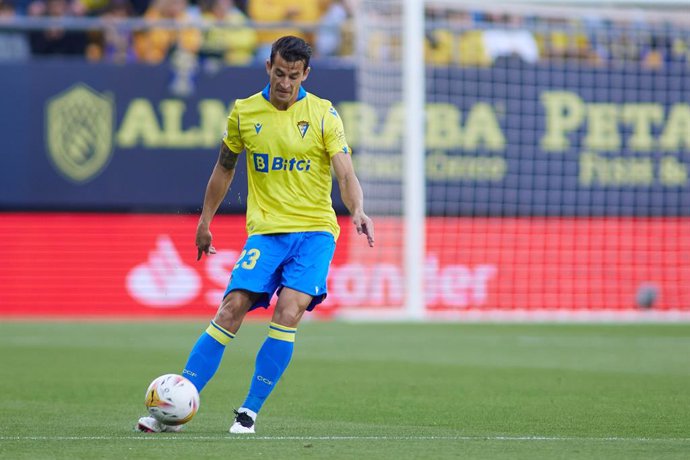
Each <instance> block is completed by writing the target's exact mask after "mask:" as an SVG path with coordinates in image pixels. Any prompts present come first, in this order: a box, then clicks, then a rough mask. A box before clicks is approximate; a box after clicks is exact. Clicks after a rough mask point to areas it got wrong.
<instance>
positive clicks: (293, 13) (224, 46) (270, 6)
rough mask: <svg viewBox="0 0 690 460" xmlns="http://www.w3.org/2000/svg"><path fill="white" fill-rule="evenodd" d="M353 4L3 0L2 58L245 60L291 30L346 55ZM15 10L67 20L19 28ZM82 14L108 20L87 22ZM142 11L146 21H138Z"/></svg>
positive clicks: (321, 48) (320, 52)
mask: <svg viewBox="0 0 690 460" xmlns="http://www.w3.org/2000/svg"><path fill="white" fill-rule="evenodd" d="M350 6H351V5H350V4H349V3H348V2H347V0H300V1H298V2H296V1H293V0H0V59H3V58H4V59H5V60H6V59H8V58H21V57H24V58H26V57H30V56H48V55H60V56H73V57H79V58H86V59H88V60H90V61H107V62H117V63H128V62H143V63H149V64H158V63H160V62H163V61H165V60H166V59H174V58H175V53H176V52H178V51H181V52H184V53H192V54H194V55H195V56H198V57H200V58H202V59H214V60H219V61H220V62H221V63H224V64H226V65H245V64H250V63H251V62H253V61H255V60H256V61H260V62H263V61H264V60H265V58H266V56H267V55H268V53H269V52H270V45H271V43H272V42H273V41H274V40H275V39H276V38H277V37H280V36H282V35H287V34H290V35H297V36H300V37H302V38H304V39H306V40H307V41H309V42H310V43H312V45H313V46H314V52H315V56H316V57H328V56H342V55H347V54H351V50H347V49H345V47H344V46H343V40H342V37H343V36H348V35H351V34H348V32H346V29H348V28H350V27H351V25H350V21H351V17H352V14H351V9H350ZM15 18H20V19H23V18H39V19H57V20H64V21H65V24H67V26H66V27H60V25H57V26H52V27H48V28H43V29H40V28H36V29H33V28H30V30H27V27H21V28H20V27H18V28H12V27H11V26H10V24H11V21H12V20H13V19H15ZM80 18H98V19H100V20H101V21H100V22H99V27H97V28H93V29H89V28H87V29H86V30H84V29H83V27H81V28H80V26H79V24H78V21H76V20H78V19H80ZM136 19H139V20H140V21H141V23H140V25H137V24H134V25H132V22H135V21H131V20H136ZM70 20H71V21H70ZM127 20H130V21H127ZM16 22H19V21H16ZM22 23H23V24H26V23H27V21H23V22H22ZM3 25H5V27H3Z"/></svg>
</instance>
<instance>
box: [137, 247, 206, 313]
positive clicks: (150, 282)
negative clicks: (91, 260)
mask: <svg viewBox="0 0 690 460" xmlns="http://www.w3.org/2000/svg"><path fill="white" fill-rule="evenodd" d="M126 283H127V291H128V292H129V295H130V296H132V297H133V298H134V299H136V300H137V301H138V302H140V303H142V304H144V305H148V306H151V307H157V308H172V307H178V306H181V305H185V304H187V303H189V302H190V301H191V300H192V299H194V298H195V297H196V296H197V295H198V294H199V291H200V289H201V277H200V276H199V274H198V273H197V271H196V270H195V269H194V268H192V267H190V266H188V265H185V263H184V262H183V261H182V259H181V258H180V254H179V253H178V252H177V249H176V248H175V245H174V244H173V241H172V239H171V238H170V237H169V236H168V235H159V236H158V239H157V240H156V246H155V248H154V249H153V250H152V251H151V252H150V253H149V257H148V259H147V260H146V261H145V262H144V263H142V264H139V265H137V266H136V267H134V268H133V269H132V270H131V271H130V272H129V274H128V275H127V281H126Z"/></svg>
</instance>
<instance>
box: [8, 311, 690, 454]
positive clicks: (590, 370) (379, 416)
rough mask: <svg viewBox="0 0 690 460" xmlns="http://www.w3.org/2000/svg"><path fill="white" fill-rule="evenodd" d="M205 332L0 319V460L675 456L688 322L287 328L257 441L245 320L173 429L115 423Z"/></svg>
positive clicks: (134, 411)
mask: <svg viewBox="0 0 690 460" xmlns="http://www.w3.org/2000/svg"><path fill="white" fill-rule="evenodd" d="M204 327H205V324H204V322H201V321H190V322H187V323H181V322H163V323H112V322H111V323H97V322H93V323H91V322H80V323H63V322H59V323H47V322H38V323H23V322H4V323H3V324H0V360H1V361H0V364H1V367H0V368H1V369H2V374H1V375H2V378H1V379H0V394H1V395H2V396H1V397H0V458H3V459H4V458H7V459H29V458H30V459H36V458H65V459H67V458H69V459H72V458H88V459H92V458H112V459H123V458H165V459H171V458H194V459H199V458H250V457H251V458H276V459H286V458H315V459H316V458H328V459H341V458H342V459H349V458H372V459H379V458H381V459H426V458H429V459H436V458H465V459H473V458H477V459H479V458H482V459H484V458H485V459H502V458H505V459H534V458H549V459H560V458H583V459H589V458H605V459H635V458H639V459H649V458H678V459H681V458H687V457H688V452H690V410H689V409H690V325H491V324H481V325H480V324H464V325H462V324H423V325H420V324H347V323H338V322H331V323H321V322H309V323H304V324H303V325H302V326H301V327H300V329H299V331H298V337H297V344H296V352H295V356H294V358H293V362H292V365H291V367H290V368H289V369H288V371H287V372H286V374H285V375H284V377H283V379H282V380H281V382H280V384H279V385H278V387H277V389H276V390H275V392H274V394H273V395H272V396H271V398H270V399H269V401H268V403H267V404H266V406H265V408H264V410H263V411H262V413H261V416H260V418H259V421H258V424H257V431H258V433H257V435H255V436H245V437H237V436H232V435H229V434H228V433H227V428H228V427H229V425H230V421H231V415H230V414H231V409H232V408H233V407H236V406H238V405H239V404H241V402H242V400H243V397H244V394H245V392H246V388H247V386H248V382H249V379H250V377H251V373H252V367H253V361H254V356H255V353H256V350H257V349H258V347H259V345H260V343H261V341H262V340H263V337H264V336H265V332H266V325H265V324H262V323H248V324H245V326H244V327H243V329H242V330H241V331H240V334H239V335H238V338H237V339H236V340H235V341H234V342H233V343H232V344H231V345H230V349H229V350H228V352H227V353H226V355H225V359H224V361H223V364H222V366H221V369H220V370H219V372H218V374H217V375H216V378H215V379H214V380H213V381H212V382H211V383H210V384H209V386H208V387H207V389H206V390H205V391H204V393H203V394H202V400H201V410H200V412H199V413H198V414H197V416H196V417H195V419H194V420H193V421H192V422H191V423H189V425H188V426H186V427H185V430H184V431H183V432H182V433H180V434H157V435H151V434H141V433H135V432H133V431H132V427H133V424H134V422H135V420H136V419H137V418H138V417H139V416H140V415H143V399H144V392H145V390H146V387H147V385H148V383H149V381H150V380H152V379H153V378H154V377H156V376H157V375H160V374H164V373H168V372H179V370H180V368H181V366H182V365H183V364H184V361H185V360H186V356H187V353H188V351H189V349H190V348H191V346H192V344H193V343H194V341H195V340H196V337H197V336H198V334H199V333H200V331H202V330H203V328H204Z"/></svg>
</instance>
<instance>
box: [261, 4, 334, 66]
mask: <svg viewBox="0 0 690 460" xmlns="http://www.w3.org/2000/svg"><path fill="white" fill-rule="evenodd" d="M247 12H248V13H249V17H250V18H251V19H252V20H253V21H255V22H256V23H257V28H258V30H257V33H258V42H259V46H258V49H257V54H256V57H257V59H258V60H259V61H261V62H263V61H265V60H266V59H267V58H268V57H269V56H270V54H271V44H272V43H273V42H274V41H276V40H277V39H278V38H280V37H282V36H284V35H294V36H296V37H299V38H302V39H304V40H306V41H307V42H309V43H313V42H314V41H313V38H314V37H313V33H311V32H309V31H304V30H302V29H301V28H299V26H297V25H295V26H292V27H287V28H281V27H271V26H276V25H279V24H281V23H285V22H287V23H289V22H294V23H299V24H300V25H307V26H311V27H314V28H315V27H316V26H318V23H319V20H320V18H321V0H302V1H300V2H295V1H294V0H249V1H248V2H247ZM262 26H268V27H263V28H262Z"/></svg>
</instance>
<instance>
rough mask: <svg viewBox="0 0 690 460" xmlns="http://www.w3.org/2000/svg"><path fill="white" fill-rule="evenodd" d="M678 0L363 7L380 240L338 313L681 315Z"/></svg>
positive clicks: (684, 76)
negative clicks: (360, 291) (362, 280)
mask: <svg viewBox="0 0 690 460" xmlns="http://www.w3.org/2000/svg"><path fill="white" fill-rule="evenodd" d="M687 6H688V2H685V1H653V0H649V1H623V0H618V1H616V0H613V1H608V2H604V3H601V2H595V1H589V0H584V1H568V0H566V1H564V2H558V3H556V2H553V1H546V0H543V1H530V0H522V1H521V0H501V1H498V2H479V1H474V0H452V1H451V0H362V1H361V2H359V5H358V8H357V10H356V12H355V26H356V28H355V30H356V47H355V48H356V64H357V69H356V90H357V99H358V100H357V103H356V104H357V108H358V110H359V112H358V116H357V120H358V121H357V125H356V126H355V127H352V126H348V127H347V129H348V134H349V135H350V136H353V140H354V142H353V144H354V145H353V149H354V152H355V153H354V156H353V158H354V160H355V163H356V166H357V171H358V175H359V176H360V180H361V182H362V186H363V189H364V192H365V204H366V208H367V212H368V213H369V214H370V215H371V216H372V217H373V218H374V219H375V223H376V224H377V248H375V250H374V251H371V252H369V253H365V252H364V251H360V250H355V249H352V250H351V251H353V252H352V254H350V257H351V258H354V259H356V260H359V261H362V263H363V264H364V265H365V266H368V267H370V271H369V272H368V276H369V277H370V278H371V282H370V283H368V289H369V290H370V292H368V294H369V296H368V298H369V300H362V301H361V302H360V303H359V304H357V305H352V306H349V307H344V308H342V309H341V310H342V311H341V314H342V316H343V317H348V318H376V319H412V320H419V319H444V320H446V319H457V320H485V319H489V320H491V319H500V320H503V319H506V320H516V319H517V320H524V319H537V320H538V319H556V320H559V319H576V320H580V319H582V320H602V319H603V320H614V321H616V320H654V319H658V320H672V321H675V320H679V319H690V293H688V292H686V290H685V289H684V288H683V286H684V285H687V283H689V282H690V269H688V264H687V263H685V262H684V260H685V259H684V258H685V256H684V254H686V253H687V251H688V249H690V237H689V236H686V235H690V206H689V205H690V137H688V135H687V133H688V132H690V105H689V104H690V86H689V85H688V83H687V82H688V81H690V18H689V17H688V15H687V14H685V11H686V8H687ZM396 273H402V275H401V276H399V277H397V276H396V275H395V274H396ZM389 275H390V276H389Z"/></svg>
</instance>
